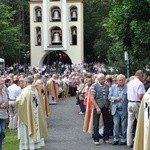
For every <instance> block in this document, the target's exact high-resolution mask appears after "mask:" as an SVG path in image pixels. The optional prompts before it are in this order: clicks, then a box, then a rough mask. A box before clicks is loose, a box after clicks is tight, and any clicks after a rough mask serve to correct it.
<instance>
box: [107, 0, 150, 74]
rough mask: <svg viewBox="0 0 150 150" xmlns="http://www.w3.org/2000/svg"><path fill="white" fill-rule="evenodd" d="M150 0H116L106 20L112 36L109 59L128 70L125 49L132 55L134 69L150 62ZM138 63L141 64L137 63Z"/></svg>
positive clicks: (111, 62) (120, 69) (132, 67)
mask: <svg viewBox="0 0 150 150" xmlns="http://www.w3.org/2000/svg"><path fill="white" fill-rule="evenodd" d="M149 6H150V1H148V0H141V1H138V2H137V1H136V0H132V1H131V0H112V3H111V11H110V12H109V17H108V20H107V22H106V23H105V24H104V26H105V28H106V30H107V31H108V33H109V36H110V37H111V38H112V43H111V47H110V49H109V54H108V59H109V63H110V64H113V65H114V66H115V67H116V68H118V70H119V71H120V72H124V68H125V61H124V51H128V53H129V56H130V66H131V70H130V71H131V73H134V72H135V70H137V69H139V68H142V69H144V67H145V66H146V65H147V64H148V62H149V60H150V58H149V57H148V56H149V55H150V51H149V49H150V36H149V35H150V11H149ZM137 64H138V65H137Z"/></svg>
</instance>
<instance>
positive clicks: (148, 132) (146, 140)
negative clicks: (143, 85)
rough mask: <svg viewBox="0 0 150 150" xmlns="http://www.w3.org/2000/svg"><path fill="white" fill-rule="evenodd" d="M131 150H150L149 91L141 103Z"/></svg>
mask: <svg viewBox="0 0 150 150" xmlns="http://www.w3.org/2000/svg"><path fill="white" fill-rule="evenodd" d="M133 150H150V89H149V90H148V91H147V92H146V93H145V95H144V97H143V99H142V101H141V105H140V109H139V115H138V121H137V127H136V134H135V140H134V147H133Z"/></svg>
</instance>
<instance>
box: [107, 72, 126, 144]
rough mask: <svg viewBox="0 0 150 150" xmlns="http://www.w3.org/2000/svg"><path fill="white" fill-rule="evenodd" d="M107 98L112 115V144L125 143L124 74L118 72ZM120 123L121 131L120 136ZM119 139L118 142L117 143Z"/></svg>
mask: <svg viewBox="0 0 150 150" xmlns="http://www.w3.org/2000/svg"><path fill="white" fill-rule="evenodd" d="M109 100H110V101H111V104H112V109H111V110H112V115H113V122H114V128H113V136H114V141H113V143H112V144H113V145H118V144H119V145H125V144H126V133H127V103H128V101H127V87H126V85H125V76H124V75H122V74H120V75H118V76H117V84H114V85H113V86H112V87H111V89H110V93H109ZM120 123H121V133H122V136H121V138H120V132H119V129H120ZM119 140H120V143H119Z"/></svg>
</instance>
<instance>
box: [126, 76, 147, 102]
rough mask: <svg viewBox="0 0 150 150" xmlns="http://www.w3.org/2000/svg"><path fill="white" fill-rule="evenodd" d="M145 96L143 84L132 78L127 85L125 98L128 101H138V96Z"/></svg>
mask: <svg viewBox="0 0 150 150" xmlns="http://www.w3.org/2000/svg"><path fill="white" fill-rule="evenodd" d="M140 94H145V88H144V84H143V83H142V82H141V81H140V80H139V79H138V78H136V77H135V78H134V79H133V80H131V81H130V82H129V83H128V84H127V97H128V100H129V101H140V99H139V95H140Z"/></svg>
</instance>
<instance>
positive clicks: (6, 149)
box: [3, 129, 42, 150]
mask: <svg viewBox="0 0 150 150" xmlns="http://www.w3.org/2000/svg"><path fill="white" fill-rule="evenodd" d="M5 135H6V137H5V140H4V144H3V150H19V140H18V138H17V130H9V129H6V130H5ZM37 150H42V148H41V149H37Z"/></svg>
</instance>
